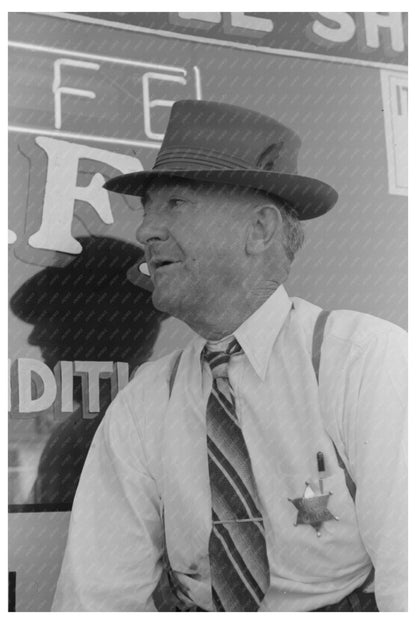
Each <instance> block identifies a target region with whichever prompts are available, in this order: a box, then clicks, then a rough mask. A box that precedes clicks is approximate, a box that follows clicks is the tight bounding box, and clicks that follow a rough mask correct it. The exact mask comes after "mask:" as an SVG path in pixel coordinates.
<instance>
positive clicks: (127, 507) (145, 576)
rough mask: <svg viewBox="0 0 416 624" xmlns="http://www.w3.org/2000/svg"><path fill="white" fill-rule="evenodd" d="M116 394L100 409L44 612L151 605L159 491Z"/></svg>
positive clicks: (158, 567) (159, 539) (159, 540)
mask: <svg viewBox="0 0 416 624" xmlns="http://www.w3.org/2000/svg"><path fill="white" fill-rule="evenodd" d="M123 392H124V391H122V393H123ZM122 393H120V394H119V395H118V396H117V397H116V398H115V400H114V401H113V403H112V404H111V405H110V407H109V408H108V410H107V413H106V415H105V417H104V419H103V421H102V423H101V425H100V426H99V428H98V430H97V432H96V435H95V437H94V440H93V442H92V445H91V448H90V451H89V454H88V456H87V459H86V462H85V465H84V469H83V472H82V475H81V479H80V483H79V486H78V489H77V493H76V496H75V500H74V505H73V509H72V514H71V521H70V527H69V534H68V542H67V547H66V551H65V555H64V560H63V564H62V569H61V574H60V577H59V580H58V586H57V590H56V594H55V598H54V602H53V606H52V611H155V610H156V609H155V606H154V603H153V600H152V593H153V591H154V589H155V587H156V585H157V583H158V580H159V578H160V575H161V572H162V564H161V555H162V549H163V529H162V526H161V519H160V503H159V500H160V498H159V494H158V490H157V487H156V483H155V481H154V479H153V478H152V476H151V475H150V474H149V471H148V470H147V469H146V459H145V451H144V446H143V440H141V436H140V434H139V431H138V429H137V424H136V423H135V422H134V421H133V417H132V414H131V412H130V411H129V408H128V405H127V403H126V401H125V400H124V399H123V395H122Z"/></svg>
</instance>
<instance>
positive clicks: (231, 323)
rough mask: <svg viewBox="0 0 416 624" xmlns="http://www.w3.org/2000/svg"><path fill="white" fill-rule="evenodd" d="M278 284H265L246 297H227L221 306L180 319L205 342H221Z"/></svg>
mask: <svg viewBox="0 0 416 624" xmlns="http://www.w3.org/2000/svg"><path fill="white" fill-rule="evenodd" d="M279 285H280V284H278V283H276V282H267V283H266V284H263V285H262V286H261V287H259V288H257V289H255V290H252V291H251V292H250V293H247V296H246V297H244V298H243V297H241V296H240V297H228V298H227V300H226V302H225V303H224V304H223V305H221V302H218V303H217V304H216V305H212V306H209V305H207V306H206V309H205V310H201V311H199V313H198V312H196V311H195V310H194V311H193V313H192V314H189V315H187V318H185V317H184V316H183V317H182V318H181V320H182V321H184V322H185V323H186V324H187V325H189V327H191V329H193V330H194V331H195V332H196V333H197V334H199V335H200V336H202V338H205V340H214V341H215V340H221V339H222V338H225V337H226V336H230V335H231V334H233V333H234V332H235V331H236V330H237V329H238V327H240V325H242V324H243V323H244V321H246V320H247V319H248V318H249V317H250V316H251V315H252V314H254V312H255V311H256V310H258V308H260V307H261V306H262V305H263V303H264V302H265V301H267V299H268V298H269V297H270V296H271V295H272V294H273V293H274V292H275V291H276V289H277V288H278V287H279Z"/></svg>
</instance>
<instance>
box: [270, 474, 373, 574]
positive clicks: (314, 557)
mask: <svg viewBox="0 0 416 624" xmlns="http://www.w3.org/2000/svg"><path fill="white" fill-rule="evenodd" d="M310 485H311V486H312V490H313V491H314V493H315V496H316V497H322V498H321V500H320V501H319V500H316V499H315V500H314V501H313V502H312V504H311V505H309V504H308V502H307V501H308V500H311V499H308V498H306V501H305V499H304V500H302V498H303V495H304V494H305V491H303V492H302V493H299V494H298V495H297V498H295V497H291V499H290V500H287V499H286V505H287V506H286V510H287V512H288V514H287V515H286V517H289V519H290V520H289V522H287V523H286V526H285V527H282V542H283V544H282V550H281V555H280V556H281V561H282V564H283V568H284V570H285V571H286V573H287V574H288V575H290V576H292V575H294V576H295V577H296V578H298V580H302V581H305V582H311V581H312V582H313V581H322V580H324V579H327V580H329V579H335V578H341V577H343V576H350V575H351V574H352V575H354V574H355V573H356V572H357V571H358V570H360V569H362V567H363V565H364V564H365V563H366V562H368V555H367V553H366V551H365V548H364V545H363V543H362V540H361V537H360V533H359V529H358V524H357V516H356V512H355V504H354V501H353V499H352V498H351V495H350V493H349V491H348V488H347V485H346V482H345V474H344V471H343V470H342V469H341V468H337V469H336V470H334V472H333V473H332V474H331V475H330V476H328V477H326V478H325V479H323V494H321V493H320V491H319V483H318V481H316V482H313V483H311V484H310ZM304 502H306V504H303V503H304ZM309 509H311V510H312V511H313V513H311V514H309V515H308V510H309ZM320 518H322V522H320V521H319V519H320ZM318 525H320V526H318Z"/></svg>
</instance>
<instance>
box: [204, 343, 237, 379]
mask: <svg viewBox="0 0 416 624" xmlns="http://www.w3.org/2000/svg"><path fill="white" fill-rule="evenodd" d="M241 353H243V349H242V348H241V347H240V345H239V343H238V342H237V340H236V339H235V338H233V339H232V340H231V341H230V342H229V343H228V344H227V345H225V346H224V348H223V349H215V350H212V349H211V348H210V347H209V346H207V345H206V346H205V349H204V358H205V360H206V361H207V362H208V364H209V366H210V368H211V371H212V374H213V376H214V377H228V372H227V369H228V363H229V361H230V359H231V358H232V357H233V356H234V355H240V354H241Z"/></svg>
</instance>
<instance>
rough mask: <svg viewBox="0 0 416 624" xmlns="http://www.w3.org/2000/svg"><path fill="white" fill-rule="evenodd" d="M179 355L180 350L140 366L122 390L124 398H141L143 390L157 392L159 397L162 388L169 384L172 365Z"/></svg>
mask: <svg viewBox="0 0 416 624" xmlns="http://www.w3.org/2000/svg"><path fill="white" fill-rule="evenodd" d="M180 354H181V350H180V349H176V350H175V351H172V352H171V353H168V354H167V355H164V356H163V357H160V358H158V359H156V360H149V361H148V362H144V363H143V364H141V366H139V368H138V369H137V371H136V372H135V373H134V375H133V377H132V379H131V380H130V381H129V383H128V384H127V386H125V388H123V390H122V393H123V395H124V398H127V397H128V398H138V395H139V394H140V395H141V396H142V395H143V393H144V392H145V390H149V391H150V392H158V393H159V395H160V393H161V392H162V393H163V390H164V386H167V384H168V382H169V377H170V374H171V371H172V368H173V365H174V363H175V361H176V360H177V358H178V357H179V355H180Z"/></svg>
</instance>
